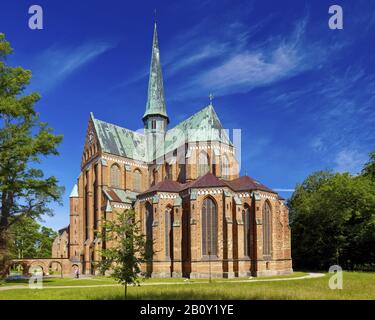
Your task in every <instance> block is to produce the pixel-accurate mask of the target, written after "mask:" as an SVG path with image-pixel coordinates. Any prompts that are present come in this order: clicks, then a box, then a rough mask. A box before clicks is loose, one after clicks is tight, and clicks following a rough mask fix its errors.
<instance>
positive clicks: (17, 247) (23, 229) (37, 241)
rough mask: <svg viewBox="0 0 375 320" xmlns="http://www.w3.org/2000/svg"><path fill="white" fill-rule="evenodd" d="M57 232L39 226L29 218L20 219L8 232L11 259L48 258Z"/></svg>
mask: <svg viewBox="0 0 375 320" xmlns="http://www.w3.org/2000/svg"><path fill="white" fill-rule="evenodd" d="M56 237H57V232H55V231H54V230H52V229H51V228H47V227H44V226H41V225H40V224H39V223H38V222H36V221H35V220H34V219H32V218H30V217H22V218H21V219H20V220H19V221H18V222H17V223H15V224H13V225H12V226H11V227H10V230H9V255H10V257H11V258H17V259H23V258H50V257H51V252H52V243H53V241H54V240H55V238H56Z"/></svg>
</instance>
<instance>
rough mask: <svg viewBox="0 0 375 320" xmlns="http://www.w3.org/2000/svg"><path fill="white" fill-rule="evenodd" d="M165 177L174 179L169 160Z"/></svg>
mask: <svg viewBox="0 0 375 320" xmlns="http://www.w3.org/2000/svg"><path fill="white" fill-rule="evenodd" d="M165 178H166V179H172V166H171V165H170V164H169V163H168V162H167V163H166V164H165Z"/></svg>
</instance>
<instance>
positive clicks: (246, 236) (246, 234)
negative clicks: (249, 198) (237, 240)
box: [242, 205, 252, 257]
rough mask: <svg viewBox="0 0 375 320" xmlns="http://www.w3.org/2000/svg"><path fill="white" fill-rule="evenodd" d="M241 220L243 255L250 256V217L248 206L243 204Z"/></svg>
mask: <svg viewBox="0 0 375 320" xmlns="http://www.w3.org/2000/svg"><path fill="white" fill-rule="evenodd" d="M242 220H243V227H244V233H243V234H244V255H245V256H248V257H251V255H252V250H251V246H252V241H251V240H252V234H251V231H252V228H251V223H252V221H251V217H250V208H249V206H247V205H246V206H245V208H244V210H243V211H242Z"/></svg>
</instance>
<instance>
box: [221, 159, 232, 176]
mask: <svg viewBox="0 0 375 320" xmlns="http://www.w3.org/2000/svg"><path fill="white" fill-rule="evenodd" d="M221 176H222V178H223V179H229V177H230V172H229V159H228V156H227V155H226V154H224V155H223V157H222V159H221Z"/></svg>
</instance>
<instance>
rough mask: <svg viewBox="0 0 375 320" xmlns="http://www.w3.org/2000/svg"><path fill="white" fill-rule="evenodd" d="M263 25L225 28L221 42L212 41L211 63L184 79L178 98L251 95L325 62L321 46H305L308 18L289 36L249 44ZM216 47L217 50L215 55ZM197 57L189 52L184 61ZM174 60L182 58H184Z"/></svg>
mask: <svg viewBox="0 0 375 320" xmlns="http://www.w3.org/2000/svg"><path fill="white" fill-rule="evenodd" d="M263 23H264V22H261V23H260V24H259V26H256V27H255V28H254V30H251V31H248V30H246V29H245V28H243V25H241V24H240V23H237V24H233V25H232V27H231V28H227V29H226V33H225V35H222V38H221V42H218V41H217V39H213V40H212V41H211V42H210V47H211V48H212V49H211V50H209V51H208V52H209V53H210V54H206V55H203V56H204V58H205V59H207V60H208V59H210V60H209V61H208V62H209V63H208V64H207V65H205V67H204V68H197V69H198V72H196V73H195V74H194V75H193V76H192V77H190V78H188V79H185V84H183V85H182V87H181V88H179V89H178V90H175V91H176V92H178V94H177V95H175V98H177V99H178V98H184V97H186V96H189V97H196V96H201V95H203V94H204V95H206V94H207V93H208V92H213V93H214V94H215V95H216V96H222V95H227V94H233V93H244V92H248V91H250V90H251V89H253V88H255V87H260V86H265V85H269V84H272V83H274V82H277V81H279V80H282V79H286V78H288V77H292V76H294V75H296V74H298V73H300V72H303V71H305V70H308V69H312V68H316V67H317V65H319V63H320V61H321V60H323V59H325V57H326V55H325V54H324V52H323V51H322V49H321V46H320V45H319V44H317V43H311V42H310V43H309V44H306V43H305V39H304V34H305V29H306V24H307V18H304V19H301V20H300V21H299V22H298V23H297V24H296V25H295V28H294V30H293V31H292V32H291V33H290V34H289V35H287V36H283V37H281V36H278V37H277V36H273V37H272V38H270V39H266V40H265V41H264V42H262V43H256V42H254V43H249V42H250V40H251V39H250V38H251V36H252V35H254V33H256V32H257V31H259V29H261V26H262V25H263ZM193 41H194V40H193ZM218 43H219V44H221V46H219V45H218ZM215 48H218V50H217V52H216V53H217V54H216V55H215ZM208 52H207V53H208ZM195 56H196V55H195V54H193V53H192V52H188V57H185V59H189V57H195ZM199 57H200V56H199ZM175 58H176V59H181V56H176V57H175ZM182 61H184V59H182ZM187 61H189V62H190V63H189V64H191V65H192V66H193V64H194V63H195V62H196V61H195V59H193V60H187ZM198 62H200V61H198Z"/></svg>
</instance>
